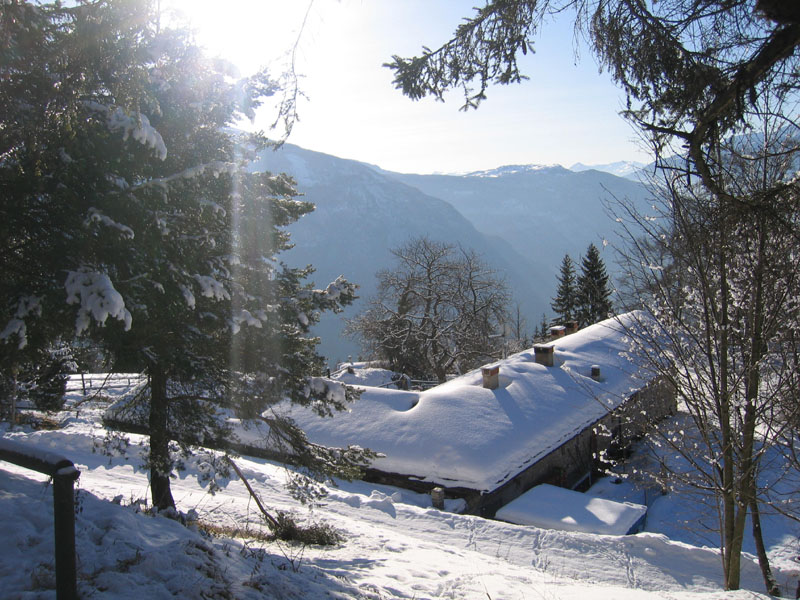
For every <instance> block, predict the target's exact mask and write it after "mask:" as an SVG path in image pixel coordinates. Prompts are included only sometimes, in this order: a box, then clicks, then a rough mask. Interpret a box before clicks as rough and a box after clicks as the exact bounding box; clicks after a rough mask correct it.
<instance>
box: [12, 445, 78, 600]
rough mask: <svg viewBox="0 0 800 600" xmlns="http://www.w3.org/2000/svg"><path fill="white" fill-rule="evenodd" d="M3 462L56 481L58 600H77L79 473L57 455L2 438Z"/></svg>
mask: <svg viewBox="0 0 800 600" xmlns="http://www.w3.org/2000/svg"><path fill="white" fill-rule="evenodd" d="M0 460H4V461H8V462H10V463H14V464H15V465H19V466H21V467H24V468H26V469H31V470H32V471H38V472H39V473H44V474H45V475H49V476H50V477H52V478H53V522H54V523H53V524H54V538H55V543H54V545H55V559H56V560H55V562H56V598H57V599H58V600H75V599H76V598H77V597H78V585H77V575H76V565H75V489H74V488H75V481H76V480H77V479H78V477H79V476H80V471H78V469H76V468H75V465H74V464H73V463H72V461H71V460H68V459H66V458H64V457H63V456H60V455H58V454H54V453H52V452H48V451H46V450H41V449H39V448H29V447H26V445H25V444H20V443H19V442H15V441H12V440H9V439H7V438H3V437H0Z"/></svg>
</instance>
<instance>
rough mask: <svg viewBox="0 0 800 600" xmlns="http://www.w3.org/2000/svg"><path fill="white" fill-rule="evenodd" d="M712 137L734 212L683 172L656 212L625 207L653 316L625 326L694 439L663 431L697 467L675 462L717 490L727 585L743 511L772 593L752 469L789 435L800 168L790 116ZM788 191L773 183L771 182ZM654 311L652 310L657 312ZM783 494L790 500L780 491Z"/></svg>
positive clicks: (797, 320) (669, 176)
mask: <svg viewBox="0 0 800 600" xmlns="http://www.w3.org/2000/svg"><path fill="white" fill-rule="evenodd" d="M763 125H764V127H763V128H762V130H761V131H762V133H759V134H757V135H756V134H752V135H750V136H746V137H743V138H739V139H736V140H732V141H731V142H730V143H726V144H722V143H720V144H719V145H718V152H717V156H716V157H715V160H714V164H715V168H717V169H719V172H718V173H715V174H714V177H715V178H716V179H717V180H718V181H721V182H724V185H725V187H726V193H727V194H729V195H731V196H733V197H735V198H736V199H737V206H738V207H739V209H738V210H732V209H731V205H729V204H727V203H724V202H720V199H719V197H718V196H717V195H716V194H713V193H710V192H709V191H708V190H707V189H706V188H705V187H695V186H693V185H692V184H691V183H689V182H688V181H687V179H686V177H684V176H681V175H678V172H677V171H666V181H665V187H664V188H663V191H664V192H663V197H662V198H661V203H660V204H657V205H654V208H657V209H660V210H657V211H656V212H655V213H653V214H648V215H642V214H638V213H635V212H634V211H633V210H632V209H631V210H630V211H629V212H628V217H629V220H628V224H631V223H632V224H633V225H634V226H632V227H629V231H630V232H633V231H636V232H644V237H643V238H638V239H636V238H635V237H634V239H632V244H633V248H634V251H633V253H632V255H631V256H629V259H630V260H629V261H628V267H629V269H630V270H629V273H628V275H629V280H631V281H635V282H636V284H637V286H638V289H639V291H640V293H639V295H638V298H637V301H638V306H639V307H641V308H643V313H642V314H644V315H647V317H648V318H647V319H642V321H641V322H640V323H639V326H638V327H636V328H634V329H633V330H632V331H631V338H632V339H633V340H634V342H635V343H636V344H637V345H639V346H641V347H643V348H644V349H646V350H648V351H649V355H650V356H651V357H652V362H651V367H652V369H653V370H654V371H655V372H656V373H657V374H658V375H660V376H662V377H666V378H668V379H669V380H670V381H671V382H672V384H673V385H674V387H675V389H676V391H677V393H678V398H679V400H680V401H681V404H682V406H683V407H684V410H685V411H686V412H687V413H688V414H689V416H690V417H691V420H692V421H693V423H694V426H695V428H696V429H697V431H698V432H699V433H698V435H697V436H696V437H695V436H684V435H676V432H673V431H662V432H661V435H660V436H659V437H658V441H659V443H662V444H664V443H666V444H667V445H668V446H669V447H670V449H671V450H673V451H676V452H678V453H679V454H680V455H681V456H682V458H683V459H684V461H686V462H688V463H689V464H690V465H691V466H692V469H690V470H689V471H683V472H680V473H678V472H675V471H673V472H672V473H671V475H672V476H678V477H680V478H681V479H682V480H683V482H684V483H688V484H690V485H692V486H694V487H696V488H700V489H704V490H708V491H711V492H713V494H714V497H715V498H716V500H717V509H718V514H719V531H720V543H721V548H722V550H723V569H724V573H725V582H726V587H728V588H730V589H736V588H737V587H738V585H739V575H740V571H739V565H740V555H741V550H742V543H743V539H744V532H745V525H746V517H747V515H748V512H749V513H750V516H751V520H752V524H753V535H754V540H755V542H756V548H757V552H758V555H759V562H760V564H761V567H762V573H763V575H764V579H765V583H766V586H767V589H768V591H769V593H771V594H773V595H778V593H779V589H778V587H777V584H776V582H775V580H774V578H773V577H772V574H771V570H770V567H769V562H768V560H767V554H766V549H765V547H764V544H763V540H762V539H761V531H760V507H762V506H768V507H770V509H775V510H781V511H782V512H784V513H791V512H792V508H793V505H792V504H791V503H789V504H787V503H786V502H783V501H781V502H774V500H775V498H774V497H773V494H772V489H771V486H770V485H767V484H765V483H760V482H759V480H758V475H759V471H760V467H761V462H762V459H763V458H764V456H765V454H766V453H767V452H768V451H769V450H770V449H771V448H774V447H776V446H780V447H783V446H784V443H785V441H786V440H787V438H788V439H789V440H791V439H793V437H794V435H795V432H794V428H793V426H792V423H793V421H794V420H795V419H796V412H797V410H798V385H797V384H798V382H797V377H798V375H797V373H798V367H800V365H798V349H799V348H798V341H800V303H798V300H797V299H798V297H799V296H800V241H799V240H798V236H797V233H796V232H797V227H798V224H799V223H798V220H799V219H800V194H799V193H798V190H797V188H796V186H785V187H784V186H780V185H779V183H780V182H781V181H787V177H789V176H791V175H792V174H793V173H794V172H795V171H796V160H797V153H796V152H788V153H787V152H785V150H786V149H787V148H792V147H794V146H795V143H794V140H791V139H789V137H787V136H788V133H787V130H786V128H785V126H784V124H783V123H781V124H780V126H773V125H774V120H773V119H771V118H768V119H766V120H765V121H764V123H763ZM778 189H781V190H782V192H780V193H777V192H776V190H778ZM650 317H654V318H652V319H651V318H650ZM781 500H783V499H781Z"/></svg>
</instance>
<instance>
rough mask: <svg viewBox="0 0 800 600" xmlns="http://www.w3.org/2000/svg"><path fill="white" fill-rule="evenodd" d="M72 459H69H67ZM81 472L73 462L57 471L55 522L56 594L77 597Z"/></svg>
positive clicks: (70, 598)
mask: <svg viewBox="0 0 800 600" xmlns="http://www.w3.org/2000/svg"><path fill="white" fill-rule="evenodd" d="M66 462H69V461H66ZM79 475H80V472H79V471H78V470H77V469H76V468H75V467H74V466H73V464H72V463H71V462H69V464H68V465H64V466H62V467H61V468H59V469H58V470H57V471H56V474H55V475H53V522H54V527H55V546H56V598H57V599H58V600H75V599H76V598H77V597H78V583H77V576H76V566H75V485H74V484H75V480H76V479H77V478H78V476H79Z"/></svg>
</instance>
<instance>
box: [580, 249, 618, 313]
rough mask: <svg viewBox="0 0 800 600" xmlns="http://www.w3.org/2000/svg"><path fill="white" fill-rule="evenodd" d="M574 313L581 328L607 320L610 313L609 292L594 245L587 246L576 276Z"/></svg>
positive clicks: (601, 260)
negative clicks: (576, 286)
mask: <svg viewBox="0 0 800 600" xmlns="http://www.w3.org/2000/svg"><path fill="white" fill-rule="evenodd" d="M576 304H577V306H576V313H577V317H578V321H579V322H580V324H581V326H586V325H591V324H592V323H596V322H598V321H602V320H603V319H606V318H608V316H609V314H610V313H611V290H610V289H609V287H608V274H607V273H606V266H605V264H604V263H603V259H602V258H600V253H599V252H598V250H597V247H596V246H595V245H594V244H589V248H588V249H587V250H586V256H585V257H583V259H582V261H581V274H580V275H578V290H577V303H576Z"/></svg>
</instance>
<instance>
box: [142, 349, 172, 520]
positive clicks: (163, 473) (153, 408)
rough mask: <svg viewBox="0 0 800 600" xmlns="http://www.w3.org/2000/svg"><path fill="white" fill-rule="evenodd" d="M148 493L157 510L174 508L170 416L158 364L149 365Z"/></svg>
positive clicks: (164, 376)
mask: <svg viewBox="0 0 800 600" xmlns="http://www.w3.org/2000/svg"><path fill="white" fill-rule="evenodd" d="M148 374H149V375H150V422H149V425H150V493H151V495H152V497H153V506H154V507H155V508H157V509H158V510H163V509H165V508H175V500H174V499H173V498H172V490H171V489H170V483H169V475H170V473H171V472H172V460H171V459H170V456H169V429H168V425H169V422H168V421H169V420H168V411H167V402H168V401H167V375H166V373H165V372H164V370H163V368H162V367H161V366H160V365H152V364H151V365H150V367H149V368H148Z"/></svg>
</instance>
